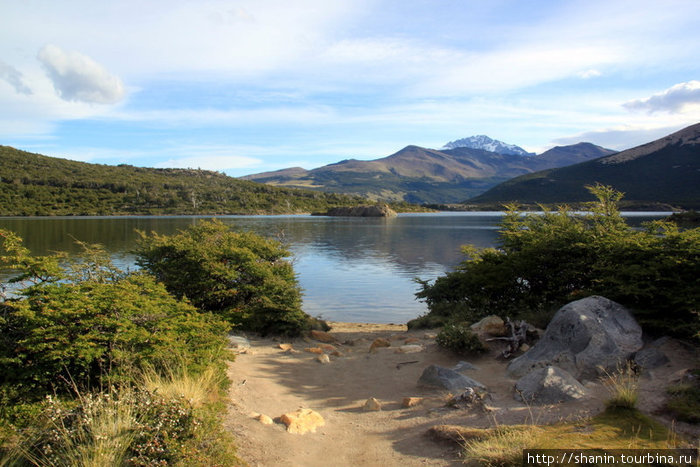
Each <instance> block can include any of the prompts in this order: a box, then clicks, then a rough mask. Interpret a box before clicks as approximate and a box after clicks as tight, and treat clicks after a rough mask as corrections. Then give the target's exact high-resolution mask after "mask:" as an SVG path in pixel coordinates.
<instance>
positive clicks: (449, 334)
mask: <svg viewBox="0 0 700 467" xmlns="http://www.w3.org/2000/svg"><path fill="white" fill-rule="evenodd" d="M435 342H437V343H438V345H440V346H441V347H445V348H446V349H449V350H451V351H453V352H455V353H458V354H463V355H469V354H475V353H481V352H484V351H485V350H486V347H484V344H482V343H481V341H480V340H479V337H478V336H477V335H476V334H474V332H473V331H472V330H471V329H470V328H469V325H467V324H465V323H460V324H446V325H445V326H444V327H443V328H442V330H440V332H439V333H438V335H437V337H436V338H435Z"/></svg>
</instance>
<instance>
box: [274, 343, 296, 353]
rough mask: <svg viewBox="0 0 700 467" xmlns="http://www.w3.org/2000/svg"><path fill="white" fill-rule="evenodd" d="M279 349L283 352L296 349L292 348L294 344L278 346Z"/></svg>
mask: <svg viewBox="0 0 700 467" xmlns="http://www.w3.org/2000/svg"><path fill="white" fill-rule="evenodd" d="M277 347H279V348H280V349H281V350H284V351H285V352H288V351H290V350H292V349H294V347H292V344H279V345H277Z"/></svg>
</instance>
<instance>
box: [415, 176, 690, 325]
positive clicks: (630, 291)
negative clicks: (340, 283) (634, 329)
mask: <svg viewBox="0 0 700 467" xmlns="http://www.w3.org/2000/svg"><path fill="white" fill-rule="evenodd" d="M589 189H590V191H591V192H592V194H593V195H595V196H596V197H597V199H598V201H597V202H595V203H591V205H590V211H591V212H590V213H589V214H574V213H572V212H571V211H569V210H568V209H567V208H560V209H559V210H558V211H556V212H551V211H545V212H544V213H543V214H537V213H531V214H523V213H521V212H519V211H517V209H515V207H513V206H510V207H509V210H508V213H507V214H506V216H505V218H504V219H503V221H502V223H501V231H500V244H499V248H497V249H496V248H490V249H485V250H480V251H479V250H477V249H476V248H474V247H471V246H467V247H465V248H464V252H465V254H467V256H468V259H467V260H466V261H464V262H463V263H461V264H460V265H459V266H458V267H457V269H456V270H455V271H453V272H451V273H448V274H447V275H446V276H442V277H440V278H438V279H437V280H436V281H435V282H434V283H433V284H428V283H423V287H422V290H420V291H419V292H418V293H417V296H418V297H419V298H422V299H424V300H425V301H426V303H427V304H428V307H429V309H430V313H429V315H433V314H434V315H437V316H438V317H441V318H442V319H443V320H448V319H454V320H462V321H476V320H477V319H480V318H482V317H484V316H487V315H489V314H492V313H497V314H499V315H501V316H511V317H514V316H515V317H517V316H522V315H524V314H532V313H533V312H535V313H540V314H543V315H547V314H549V313H551V310H552V309H555V308H558V307H559V306H561V305H563V304H565V303H567V302H568V301H571V300H574V299H578V298H582V297H585V296H588V295H593V294H598V295H603V296H605V297H608V298H610V299H612V300H615V301H618V302H620V303H622V304H624V305H626V306H628V307H630V308H631V309H632V310H633V312H635V314H636V316H637V319H638V320H640V322H641V323H642V324H644V325H646V326H647V328H653V329H656V330H658V331H660V332H668V333H672V334H675V335H678V336H682V337H691V336H696V337H700V319H698V318H699V317H698V315H697V310H698V309H699V304H700V229H689V230H685V231H679V230H678V228H677V227H675V226H674V225H672V224H669V223H667V222H660V221H657V222H653V223H650V224H648V225H647V227H646V230H635V229H632V228H631V227H629V226H628V225H627V224H626V223H625V221H624V219H623V218H622V217H621V215H620V213H619V211H618V209H617V203H618V202H619V200H620V198H621V196H622V195H621V194H620V193H619V192H616V191H615V190H613V189H612V188H610V187H605V186H600V185H599V186H596V187H589Z"/></svg>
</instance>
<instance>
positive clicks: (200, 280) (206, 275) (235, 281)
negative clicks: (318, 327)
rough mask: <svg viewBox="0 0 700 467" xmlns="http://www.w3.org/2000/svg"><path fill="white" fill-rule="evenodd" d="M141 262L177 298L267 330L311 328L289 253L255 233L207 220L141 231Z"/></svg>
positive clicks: (244, 325) (282, 331)
mask: <svg viewBox="0 0 700 467" xmlns="http://www.w3.org/2000/svg"><path fill="white" fill-rule="evenodd" d="M137 254H138V259H137V264H138V265H139V266H141V267H143V268H145V269H147V270H148V271H150V272H151V273H152V274H153V275H155V277H156V278H157V279H158V280H159V281H162V282H163V283H164V284H165V286H166V287H167V289H168V290H169V291H170V292H171V293H172V294H174V295H175V296H177V297H187V298H188V299H189V300H191V301H192V303H193V304H194V305H195V306H196V307H197V308H199V309H201V310H203V311H210V312H213V313H216V314H217V315H219V316H221V317H223V318H225V319H226V320H228V321H229V322H230V323H232V324H235V325H239V326H241V327H242V328H244V329H247V330H251V331H255V332H260V333H263V334H266V333H274V334H285V335H298V334H299V333H301V332H302V331H304V330H307V329H310V327H311V320H310V318H309V316H308V315H306V314H305V313H304V312H303V311H302V310H301V290H300V288H299V285H298V283H297V279H296V276H295V274H294V269H293V267H292V265H291V263H290V262H289V261H286V260H285V258H286V257H287V256H288V255H289V252H288V251H287V250H286V249H285V248H284V247H283V245H282V244H281V243H279V242H276V241H273V240H268V239H266V238H264V237H261V236H259V235H257V234H254V233H252V232H234V231H232V230H230V229H229V228H228V227H227V226H225V225H224V224H223V223H221V222H220V221H205V222H200V223H199V224H197V225H195V226H192V227H190V228H189V229H186V230H183V231H181V232H180V233H178V234H176V235H171V236H168V235H159V234H157V233H152V234H151V235H146V234H145V233H141V240H140V244H139V248H138V250H137Z"/></svg>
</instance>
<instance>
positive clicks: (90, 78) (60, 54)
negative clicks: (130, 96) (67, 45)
mask: <svg viewBox="0 0 700 467" xmlns="http://www.w3.org/2000/svg"><path fill="white" fill-rule="evenodd" d="M37 58H38V59H39V61H40V62H41V63H42V65H43V66H44V68H45V70H46V73H47V75H48V77H49V78H50V79H51V81H52V82H53V85H54V88H55V89H56V92H57V93H58V94H59V96H61V98H62V99H64V100H66V101H76V102H88V103H97V104H115V103H117V102H119V101H120V100H122V99H123V98H124V84H123V83H122V81H121V80H120V79H119V78H118V77H117V76H114V75H112V74H110V73H109V72H108V71H107V70H106V69H105V68H104V67H102V65H100V64H99V63H97V62H96V61H94V60H93V59H91V58H90V57H88V56H86V55H83V54H81V53H78V52H66V51H64V50H62V49H61V48H59V47H57V46H55V45H51V44H49V45H46V46H44V47H43V48H42V49H41V50H40V51H39V53H38V55H37Z"/></svg>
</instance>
